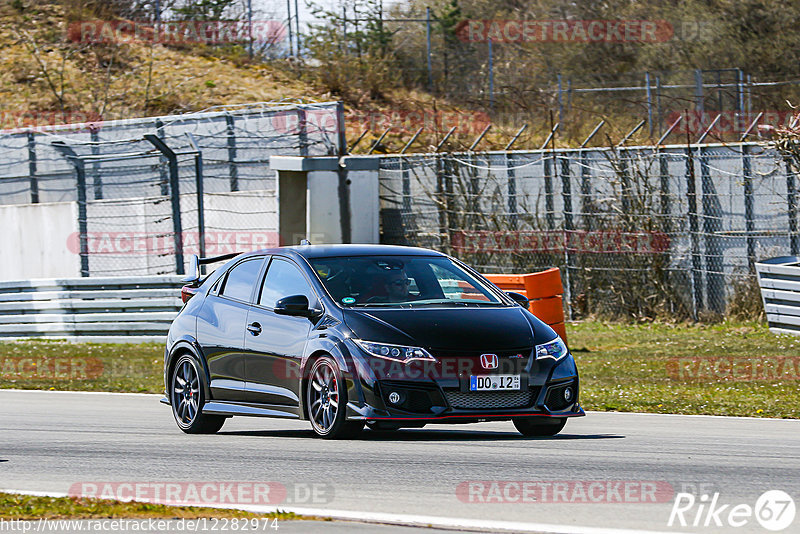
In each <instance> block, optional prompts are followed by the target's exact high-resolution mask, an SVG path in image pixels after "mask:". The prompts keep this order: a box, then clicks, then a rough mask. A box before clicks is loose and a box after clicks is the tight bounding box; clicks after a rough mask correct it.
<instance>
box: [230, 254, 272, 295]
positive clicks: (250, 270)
mask: <svg viewBox="0 0 800 534" xmlns="http://www.w3.org/2000/svg"><path fill="white" fill-rule="evenodd" d="M263 260H264V258H254V259H252V260H245V261H243V262H241V263H238V264H236V265H235V266H234V267H233V269H231V270H230V272H228V277H227V279H226V280H225V286H224V287H223V288H222V296H224V297H228V298H231V299H236V300H243V301H245V302H250V295H252V294H253V286H254V285H255V283H256V279H257V278H258V272H259V271H260V270H261V264H262V262H263Z"/></svg>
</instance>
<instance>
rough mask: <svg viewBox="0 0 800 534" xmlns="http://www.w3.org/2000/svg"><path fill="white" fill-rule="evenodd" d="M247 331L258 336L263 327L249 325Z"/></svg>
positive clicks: (254, 324)
mask: <svg viewBox="0 0 800 534" xmlns="http://www.w3.org/2000/svg"><path fill="white" fill-rule="evenodd" d="M247 331H248V332H250V333H251V334H253V335H254V336H257V335H258V334H260V333H261V325H260V324H258V323H250V324H249V325H247Z"/></svg>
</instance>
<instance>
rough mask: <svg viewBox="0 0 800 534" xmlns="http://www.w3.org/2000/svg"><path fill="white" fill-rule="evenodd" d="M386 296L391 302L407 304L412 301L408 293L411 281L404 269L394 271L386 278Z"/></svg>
mask: <svg viewBox="0 0 800 534" xmlns="http://www.w3.org/2000/svg"><path fill="white" fill-rule="evenodd" d="M385 285H386V295H387V300H388V301H389V302H407V301H409V300H411V299H412V297H411V295H410V294H409V292H408V289H409V286H410V285H411V280H410V279H409V278H408V276H407V275H406V272H405V271H404V270H402V269H400V270H396V271H392V272H390V273H389V275H388V276H387V278H386V282H385Z"/></svg>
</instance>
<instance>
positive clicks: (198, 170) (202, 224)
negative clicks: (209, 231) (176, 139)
mask: <svg viewBox="0 0 800 534" xmlns="http://www.w3.org/2000/svg"><path fill="white" fill-rule="evenodd" d="M186 137H188V138H189V144H190V145H191V146H192V150H194V152H195V155H194V183H195V195H196V197H197V247H198V252H199V253H200V257H201V258H203V257H205V255H206V217H205V205H204V202H203V195H204V191H203V151H202V150H200V145H198V144H197V141H196V140H195V138H194V136H193V135H192V134H191V133H190V132H186ZM200 271H201V272H202V273H203V274H206V266H205V265H201V266H200Z"/></svg>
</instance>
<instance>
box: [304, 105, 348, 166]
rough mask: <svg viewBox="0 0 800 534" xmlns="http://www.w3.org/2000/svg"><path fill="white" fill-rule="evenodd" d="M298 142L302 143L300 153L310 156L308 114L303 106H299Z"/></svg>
mask: <svg viewBox="0 0 800 534" xmlns="http://www.w3.org/2000/svg"><path fill="white" fill-rule="evenodd" d="M297 142H298V144H299V145H300V155H301V156H308V116H307V115H306V110H305V108H302V107H298V108H297ZM345 146H347V145H346V144H345Z"/></svg>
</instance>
